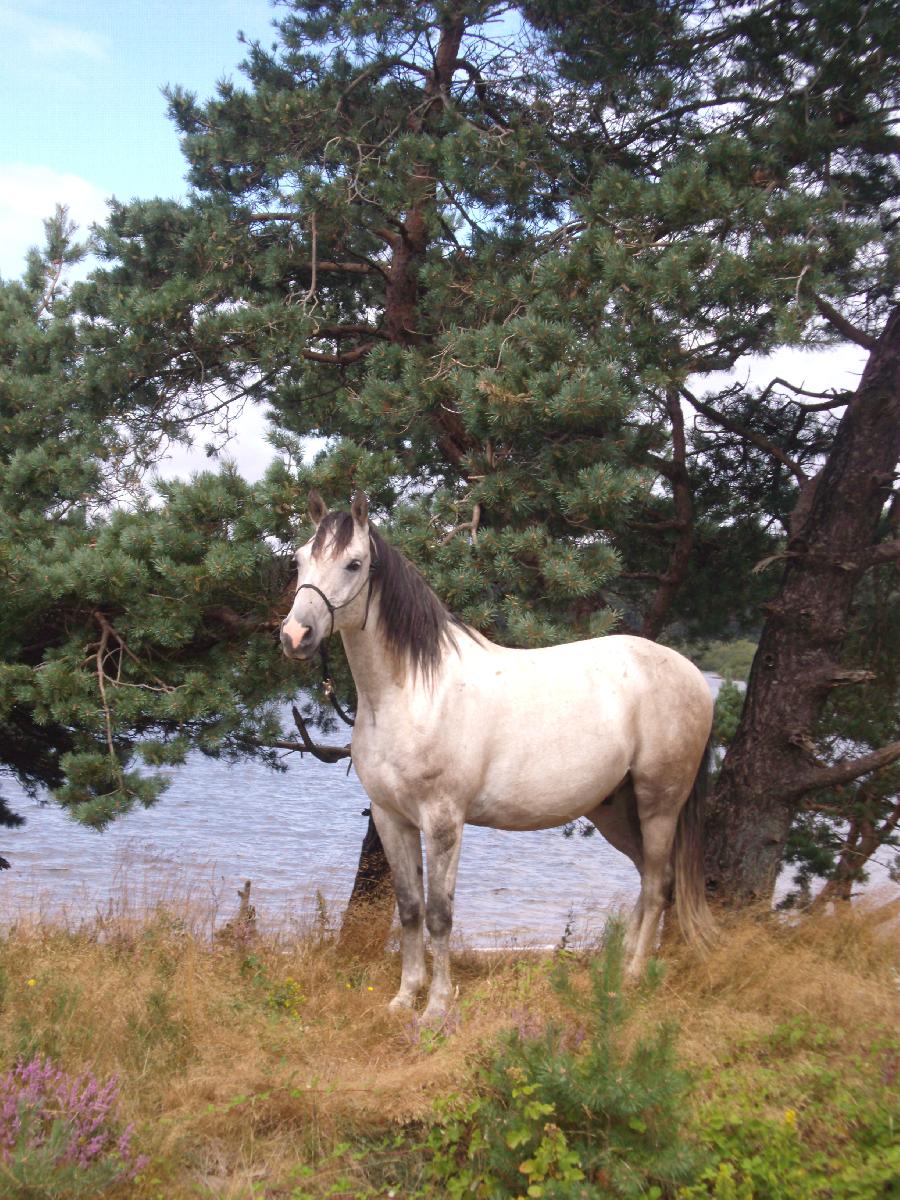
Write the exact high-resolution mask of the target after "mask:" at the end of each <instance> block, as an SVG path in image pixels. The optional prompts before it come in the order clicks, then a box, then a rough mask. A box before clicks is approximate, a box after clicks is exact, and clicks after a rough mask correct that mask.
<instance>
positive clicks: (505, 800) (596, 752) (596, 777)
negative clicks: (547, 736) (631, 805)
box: [466, 734, 631, 829]
mask: <svg viewBox="0 0 900 1200" xmlns="http://www.w3.org/2000/svg"><path fill="white" fill-rule="evenodd" d="M594 742H595V740H594V738H592V737H590V736H587V737H585V736H584V734H582V735H581V736H580V737H579V738H578V739H577V744H576V740H575V739H572V740H571V741H569V740H568V739H566V740H564V741H561V742H558V743H556V745H555V746H552V747H551V746H547V747H541V748H535V750H534V751H533V752H532V753H531V754H528V755H526V756H525V757H521V758H518V759H515V758H512V757H510V756H508V755H507V754H504V753H502V752H501V753H495V754H494V756H493V757H492V759H491V762H490V765H489V767H488V770H487V772H486V774H485V779H484V782H483V785H482V787H481V789H480V790H479V793H478V795H477V796H476V797H474V798H473V799H472V801H471V802H470V804H469V806H468V808H467V811H466V821H467V823H468V824H470V825H489V826H491V827H492V828H494V829H552V828H553V827H554V826H557V825H565V824H566V822H568V821H574V820H575V819H576V818H578V817H581V816H584V814H585V813H588V812H590V811H591V809H594V808H596V807H597V805H598V804H600V803H601V801H603V800H604V799H605V798H606V797H607V796H609V795H611V793H612V792H614V791H615V789H616V788H617V787H618V785H619V784H620V783H621V782H622V780H623V779H624V778H625V776H626V774H627V773H628V769H629V766H630V758H631V747H630V746H626V745H624V744H622V745H620V746H615V745H610V744H609V742H606V743H605V744H604V745H603V746H600V745H595V744H594Z"/></svg>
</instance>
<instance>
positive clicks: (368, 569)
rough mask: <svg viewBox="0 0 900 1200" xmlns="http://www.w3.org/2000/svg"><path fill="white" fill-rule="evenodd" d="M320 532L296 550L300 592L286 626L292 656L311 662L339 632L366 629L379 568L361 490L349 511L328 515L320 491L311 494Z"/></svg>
mask: <svg viewBox="0 0 900 1200" xmlns="http://www.w3.org/2000/svg"><path fill="white" fill-rule="evenodd" d="M309 515H310V518H311V520H312V522H313V524H314V525H315V527H316V532H315V534H314V535H313V536H312V537H311V538H310V540H309V541H308V542H307V543H306V544H305V545H304V546H301V547H300V549H299V550H298V551H297V554H296V556H295V557H296V560H297V591H296V592H295V594H294V603H293V604H292V605H291V611H290V612H289V613H288V615H287V616H286V617H285V619H284V620H283V621H282V623H281V646H282V649H283V650H284V653H285V654H286V655H287V657H288V658H299V659H306V658H309V657H310V656H311V655H313V654H314V653H315V652H316V650H317V649H318V647H319V646H320V645H321V643H322V641H323V640H324V639H325V638H328V637H330V636H331V634H332V633H333V632H334V631H335V630H340V629H358V628H361V627H364V626H365V622H366V617H367V615H368V610H369V590H370V584H371V573H372V568H373V566H374V562H373V547H372V539H371V536H370V534H369V506H368V502H367V501H366V497H365V496H364V495H363V493H362V492H357V493H356V494H355V496H354V497H353V500H352V502H351V505H350V512H349V513H347V512H333V513H330V512H328V509H327V508H326V507H325V502H324V501H323V500H322V497H321V496H320V495H319V493H318V492H316V491H312V492H310V494H309Z"/></svg>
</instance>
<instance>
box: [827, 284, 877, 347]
mask: <svg viewBox="0 0 900 1200" xmlns="http://www.w3.org/2000/svg"><path fill="white" fill-rule="evenodd" d="M813 299H814V301H815V305H816V308H817V309H818V310H819V312H820V313H821V314H822V316H823V317H824V318H825V320H826V321H827V322H828V323H829V325H833V326H834V328H835V329H836V330H837V331H838V333H841V334H843V335H844V337H845V338H847V340H848V341H850V342H856V344H857V346H863V347H864V348H865V349H866V350H874V349H875V346H876V344H877V341H878V339H877V338H873V337H870V336H869V334H867V333H865V332H864V331H863V330H862V329H857V327H856V326H855V325H854V324H853V323H852V322H850V321H848V320H847V318H846V317H845V316H844V315H843V313H839V312H838V310H837V309H836V308H833V307H832V306H831V305H830V304H829V303H828V301H827V300H823V298H822V297H821V296H814V297H813Z"/></svg>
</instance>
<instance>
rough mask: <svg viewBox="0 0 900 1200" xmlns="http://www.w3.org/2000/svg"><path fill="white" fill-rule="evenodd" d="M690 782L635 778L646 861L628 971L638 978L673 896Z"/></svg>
mask: <svg viewBox="0 0 900 1200" xmlns="http://www.w3.org/2000/svg"><path fill="white" fill-rule="evenodd" d="M689 789H690V783H688V784H687V785H685V786H681V784H680V783H679V784H672V783H668V784H662V785H661V784H658V783H656V784H650V783H648V782H645V781H641V780H640V779H638V780H635V786H634V791H635V799H636V802H637V805H636V807H637V816H638V819H639V821H640V833H641V849H642V855H643V864H642V870H641V895H640V900H639V905H640V921H639V924H638V926H637V928H636V930H635V934H634V937H633V938H631V939H629V945H628V949H629V951H630V954H631V957H630V960H629V962H628V967H627V974H628V977H629V978H630V979H635V978H637V976H639V975H640V973H641V971H642V970H643V967H644V963H645V962H646V961H647V958H648V956H649V954H650V953H651V951H652V950H653V948H654V946H655V944H656V938H657V935H658V933H659V926H660V920H661V919H662V915H663V911H664V910H665V908H666V906H667V904H668V903H669V901H670V900H671V898H672V892H673V887H674V881H675V875H674V867H673V861H672V858H673V854H672V852H673V847H674V844H675V832H676V829H677V827H678V817H679V814H680V813H681V809H682V806H683V804H684V800H685V798H686V795H687V792H688V791H689Z"/></svg>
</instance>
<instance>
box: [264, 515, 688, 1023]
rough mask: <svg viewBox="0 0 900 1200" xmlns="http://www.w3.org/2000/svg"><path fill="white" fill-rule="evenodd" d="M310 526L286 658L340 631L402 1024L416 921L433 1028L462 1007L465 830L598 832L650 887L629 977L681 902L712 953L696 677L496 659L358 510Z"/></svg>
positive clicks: (594, 644) (551, 656)
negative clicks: (456, 936) (383, 861)
mask: <svg viewBox="0 0 900 1200" xmlns="http://www.w3.org/2000/svg"><path fill="white" fill-rule="evenodd" d="M309 513H310V516H311V518H312V520H313V522H314V523H315V526H316V532H315V536H314V537H313V538H311V539H310V541H309V542H307V543H306V545H304V546H302V547H301V548H300V550H298V551H297V555H296V558H297V563H298V568H299V575H298V587H297V592H296V595H295V597H294V603H293V605H292V607H291V611H290V613H289V614H288V616H287V617H286V618H285V620H284V622H283V624H282V627H281V642H282V647H283V649H284V653H285V654H286V655H287V656H288V657H289V658H298V659H307V658H309V657H310V656H311V655H312V654H313V653H314V652H315V651H316V649H317V648H318V646H319V644H320V643H321V642H322V640H323V638H327V637H329V636H330V635H331V633H332V632H335V631H339V632H340V634H341V637H342V638H343V641H344V646H345V649H346V652H347V658H348V661H349V664H350V669H351V671H352V672H353V679H354V682H355V684H356V689H357V693H358V705H357V714H356V725H355V727H354V730H353V763H354V766H355V767H356V770H357V772H358V774H359V778H360V779H361V780H362V784H363V787H364V788H365V790H366V792H367V793H368V795H369V798H370V799H371V802H372V816H373V817H374V820H375V825H376V827H377V829H378V833H379V834H380V836H381V841H382V843H383V845H384V849H385V853H386V855H387V859H388V862H389V864H390V867H391V872H392V874H393V878H394V889H395V892H396V896H397V907H398V910H399V915H400V924H401V928H402V971H401V978H400V990H399V991H398V992H397V995H396V996H395V997H394V999H393V1000H392V1001H391V1008H393V1009H398V1008H409V1007H412V1005H413V1004H414V1002H415V999H416V997H417V995H418V993H419V992H420V991H421V990H422V989H423V988H424V986H425V983H426V972H425V947H424V935H423V928H422V925H423V918H424V923H425V925H427V927H428V932H429V935H430V938H431V952H432V980H431V989H430V992H429V996H428V1004H427V1007H426V1009H425V1012H424V1014H423V1018H422V1019H423V1021H425V1022H430V1023H434V1022H437V1021H440V1020H441V1018H442V1017H443V1015H444V1014H445V1012H446V1010H447V1007H448V1005H449V1003H450V1001H451V997H452V987H451V982H450V962H449V939H450V928H451V924H452V918H453V892H454V886H455V882H456V869H457V864H458V862H459V851H460V843H461V839H462V831H463V825H465V824H466V823H468V824H470V825H488V826H491V827H493V828H496V829H546V828H550V827H551V826H555V825H563V824H565V823H566V822H568V821H572V820H574V819H576V818H578V817H587V819H588V820H589V821H592V822H593V824H594V825H596V827H597V828H598V829H599V830H600V832H601V833H602V834H603V836H604V837H605V838H606V839H607V840H608V841H609V842H611V843H612V845H613V846H615V847H616V848H617V849H618V850H621V851H622V852H623V853H624V854H626V855H628V857H629V858H630V859H631V860H632V862H633V863H634V864H635V866H636V867H637V869H638V871H639V872H640V876H641V891H640V897H639V899H638V902H637V905H636V907H635V909H634V912H633V914H632V916H631V918H630V920H629V926H628V941H627V945H628V951H629V974H630V975H632V976H634V975H636V974H637V973H639V972H640V970H641V968H642V966H643V963H644V961H645V959H646V957H647V955H648V953H649V952H650V951H651V949H652V948H653V946H654V944H655V940H656V936H657V932H658V928H659V922H660V917H661V915H662V912H663V908H664V906H665V904H666V902H667V900H668V899H669V898H670V896H671V891H672V887H673V886H674V889H675V903H676V911H677V913H678V918H679V922H680V924H681V927H682V930H683V932H684V933H685V935H686V936H687V937H688V938H689V939H690V940H692V941H694V942H699V943H701V944H702V943H703V942H705V941H706V940H707V939H708V938H709V936H710V933H711V928H712V925H711V920H710V917H709V911H708V909H707V907H706V901H705V898H704V888H703V877H702V867H701V863H700V853H699V840H698V832H699V830H698V822H697V817H696V808H697V804H696V803H695V802H699V800H700V784H701V783H702V781H703V780H704V779H705V774H706V747H707V743H708V739H709V734H710V727H711V723H712V700H711V697H710V693H709V688H708V687H707V685H706V681H705V680H704V678H703V676H702V675H701V674H700V672H699V671H698V670H697V668H696V667H694V666H693V664H692V663H690V662H688V660H687V659H685V658H682V656H681V655H679V654H676V653H675V652H674V651H673V650H669V649H667V648H666V647H664V646H658V645H656V644H655V643H654V642H650V641H647V640H645V639H643V638H637V637H626V636H610V637H602V638H594V639H591V640H590V641H581V642H572V643H569V644H566V645H561V646H554V647H550V648H547V649H541V650H511V649H508V648H506V647H503V646H497V645H495V644H494V643H492V642H490V641H488V640H487V638H484V637H482V636H481V635H480V634H478V633H476V632H475V631H474V630H473V629H470V628H469V627H468V626H466V625H463V624H462V622H460V621H458V620H457V619H456V618H455V617H453V616H452V615H451V614H450V613H449V612H448V611H447V609H446V608H445V607H444V605H443V604H442V603H441V601H440V600H439V599H438V598H437V596H436V595H435V594H434V592H433V591H432V590H431V589H430V588H429V586H428V585H427V583H426V582H425V580H424V579H423V578H422V577H421V575H419V573H418V572H417V571H416V570H415V568H414V567H413V566H412V565H411V564H410V563H409V562H408V560H407V559H405V558H404V557H403V555H402V554H400V553H399V552H398V551H397V550H395V549H393V548H392V547H391V546H390V545H388V543H387V542H386V541H385V540H384V539H383V538H382V537H381V536H380V534H379V533H378V532H377V531H376V530H375V529H373V528H372V527H370V525H369V521H368V505H367V502H366V499H365V497H364V496H363V495H362V494H361V493H357V494H356V495H355V496H354V498H353V502H352V505H351V511H350V512H349V513H347V512H335V513H328V512H327V510H326V508H325V505H324V503H323V502H322V499H321V497H320V496H319V495H318V493H316V492H312V493H311V494H310V498H309ZM695 785H696V786H695ZM689 801H691V802H689ZM421 834H424V835H425V853H426V855H427V863H428V897H427V901H426V898H425V889H424V884H423V872H422V847H421V837H420V835H421ZM536 886H539V884H537V883H536Z"/></svg>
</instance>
